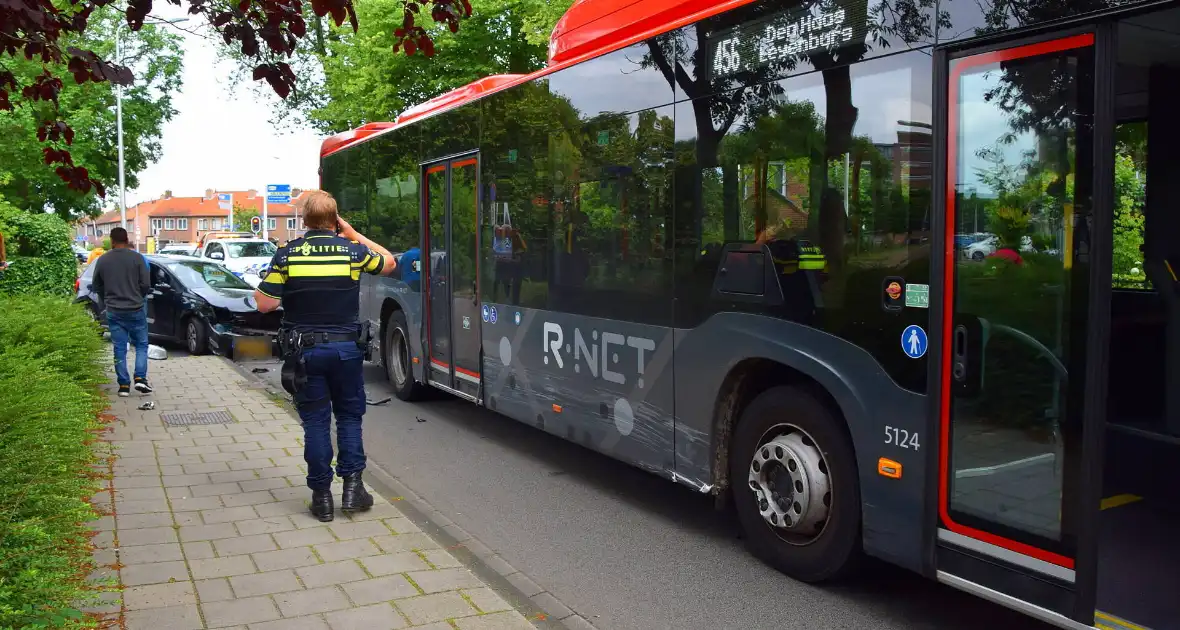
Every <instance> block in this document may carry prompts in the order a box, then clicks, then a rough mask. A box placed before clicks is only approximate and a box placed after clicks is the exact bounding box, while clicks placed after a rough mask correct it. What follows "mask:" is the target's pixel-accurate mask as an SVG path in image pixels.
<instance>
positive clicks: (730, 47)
mask: <svg viewBox="0 0 1180 630" xmlns="http://www.w3.org/2000/svg"><path fill="white" fill-rule="evenodd" d="M864 3H865V0H852V2H845V3H841V4H845V5H847V4H864ZM823 7H831V4H829V3H822V4H821V6H820V7H815V8H812V9H804V10H798V9H797V10H794V11H785V12H782V13H778V14H775V15H773V16H769V17H766V18H763V19H760V20H755V21H752V22H749V23H746V24H743V25H741V26H736V27H734V28H731V29H727V30H725V31H721V32H719V33H718V34H717V35H716V36H714V37H712V38H710V42H709V45H708V49H707V52H708V59H709V67H710V69H711V71H712V76H713V78H714V79H717V78H721V77H726V76H730V75H734V74H739V73H743V72H751V71H755V70H759V69H761V68H763V67H765V66H768V65H771V64H774V63H781V62H787V61H789V60H790V59H792V58H797V57H802V56H806V55H808V54H811V53H815V52H819V51H825V50H837V49H839V48H841V47H843V46H846V45H848V44H850V43H852V42H853V41H854V40H855V38H857V37H864V30H865V25H864V24H863V23H862V24H860V25H854V24H853V23H852V21H851V20H850V19H849V18H848V11H846V10H845V9H844V8H843V7H838V8H827V9H826V10H825V8H823ZM857 12H858V13H860V11H857Z"/></svg>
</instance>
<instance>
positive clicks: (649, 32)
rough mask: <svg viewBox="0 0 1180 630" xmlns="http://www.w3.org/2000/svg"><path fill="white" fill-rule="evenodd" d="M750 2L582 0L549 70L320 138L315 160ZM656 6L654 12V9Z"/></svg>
mask: <svg viewBox="0 0 1180 630" xmlns="http://www.w3.org/2000/svg"><path fill="white" fill-rule="evenodd" d="M753 1H754V0H661V1H655V0H581V1H580V2H578V3H577V4H575V5H574V6H572V7H570V9H569V11H567V12H566V14H565V15H564V16H562V18H561V19H560V20H558V23H557V26H556V28H554V32H553V36H552V37H551V38H550V42H549V49H550V61H549V66H548V67H546V68H543V69H541V70H538V71H536V72H534V73H532V74H528V75H519V74H517V75H511V74H501V75H493V76H491V77H485V78H483V79H479V80H477V81H474V82H472V83H470V84H468V85H465V86H463V87H461V88H457V89H455V90H452V91H450V92H448V93H446V94H443V95H441V96H436V97H435V98H433V99H430V100H429V101H426V102H425V103H422V104H420V105H415V106H414V107H411V108H409V109H407V110H406V111H404V112H402V114H401V115H400V116H398V118H397V123H396V124H395V123H371V125H384V127H382V128H380V129H376V130H366V127H369V126H371V125H366V126H365V127H361V128H360V129H355V130H352V131H345V132H343V133H339V134H336V135H334V136H331V137H329V138H327V139H325V140H324V142H323V144H321V146H320V157H321V158H323V157H327V156H328V155H331V154H332V153H335V152H337V151H340V150H343V149H345V148H347V147H349V146H352V145H354V144H359V143H360V142H363V141H364V140H366V139H368V138H369V137H371V136H373V135H375V134H378V133H385V132H388V131H390V130H392V129H396V128H398V127H401V126H402V125H405V124H409V123H410V122H413V121H414V120H418V119H421V118H426V117H428V116H430V115H433V114H437V113H441V112H444V111H448V110H451V109H454V108H456V107H459V106H460V105H464V104H466V103H469V102H472V101H475V100H478V99H479V98H481V97H483V96H487V95H488V94H493V93H495V92H499V91H501V90H505V89H508V88H510V87H512V86H514V85H519V84H521V83H526V82H528V81H532V80H535V79H538V78H540V77H543V76H545V75H547V74H552V73H554V72H556V71H558V70H560V69H562V68H566V67H569V66H572V65H574V64H577V63H581V62H582V61H585V60H587V59H591V58H594V57H598V56H601V55H605V54H607V53H610V52H614V51H615V50H618V49H620V48H624V47H626V46H629V45H631V44H634V43H636V42H640V41H643V40H645V39H648V38H650V37H654V36H656V35H659V34H661V33H666V32H668V31H672V30H675V29H677V28H680V27H682V26H685V25H688V24H692V23H693V22H697V21H699V20H703V19H705V18H707V17H711V16H713V15H717V14H718V13H723V12H725V11H729V10H730V9H735V8H737V7H740V6H743V5H747V4H750V3H751V2H753ZM656 6H658V7H659V8H658V9H656V10H653V7H656Z"/></svg>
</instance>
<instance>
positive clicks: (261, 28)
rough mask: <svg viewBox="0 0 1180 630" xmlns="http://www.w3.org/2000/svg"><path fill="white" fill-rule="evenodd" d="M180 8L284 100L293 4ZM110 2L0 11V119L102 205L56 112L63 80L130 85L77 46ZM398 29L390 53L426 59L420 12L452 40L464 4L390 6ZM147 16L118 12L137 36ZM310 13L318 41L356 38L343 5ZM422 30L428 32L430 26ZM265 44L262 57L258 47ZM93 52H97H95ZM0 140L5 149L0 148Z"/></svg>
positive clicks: (27, 1) (142, 4)
mask: <svg viewBox="0 0 1180 630" xmlns="http://www.w3.org/2000/svg"><path fill="white" fill-rule="evenodd" d="M167 1H168V2H169V4H172V5H175V6H187V8H188V13H189V14H190V15H199V16H202V17H204V18H205V19H206V20H207V21H208V22H209V24H210V25H211V26H212V27H213V29H214V30H215V31H216V32H217V33H219V34H220V35H221V37H222V39H223V41H224V42H225V44H226V45H227V46H228V45H231V44H234V45H236V46H238V48H239V50H240V51H241V54H242V55H243V56H244V57H245V58H249V59H252V60H254V61H255V64H254V68H253V73H252V77H253V79H254V80H255V81H266V82H267V83H268V84H269V85H270V86H271V88H272V89H274V91H275V93H277V94H278V95H279V96H280V97H283V98H286V97H287V96H288V95H290V94H291V92H292V90H293V88H294V87H295V84H296V81H297V78H296V76H295V73H294V72H293V71H292V69H291V66H290V64H289V63H288V60H289V59H290V57H291V56H292V55H293V54H294V53H295V51H296V50H297V48H298V46H299V43H300V41H301V40H303V39H304V37H306V36H307V34H308V30H307V17H306V16H305V14H304V11H305V6H304V3H303V2H302V1H301V0H240V1H239V2H237V3H235V4H230V3H224V2H207V1H206V0H167ZM109 5H111V0H71V2H69V3H62V2H53V0H24V1H18V2H4V3H0V111H9V112H11V111H15V110H16V109H17V108H28V109H31V110H34V111H35V114H34V116H35V120H36V126H35V128H34V129H33V130H31V132H32V133H35V134H36V138H37V140H38V141H39V142H40V143H41V151H42V158H41V160H42V161H43V163H44V164H45V165H46V166H47V167H52V168H53V172H54V173H55V174H56V175H57V176H58V177H59V178H61V179H62V181H64V182H66V183H67V184H68V185H69V187H70V188H72V189H74V190H77V191H79V192H83V193H88V192H91V191H95V192H97V193H98V194H99V196H104V195H105V192H106V187H105V186H104V185H103V183H102V181H101V180H100V179H99V178H96V177H95V176H93V175H92V173H91V170H90V168H88V167H87V166H84V165H82V164H79V163H77V161H76V160H75V159H74V155H73V152H74V140H75V130H74V127H73V126H72V125H71V124H70V122H69V120H68V119H67V117H66V116H65V115H63V110H62V108H61V105H62V102H61V99H62V95H63V90H64V88H65V80H63V78H62V76H63V75H65V74H66V73H69V74H70V75H72V80H73V81H74V83H75V84H77V85H83V84H86V83H104V82H115V83H118V84H120V85H131V84H132V82H133V79H134V77H133V75H132V71H131V69H130V68H128V67H127V66H126V65H123V64H121V63H114V62H111V61H108V60H106V59H104V56H105V55H106V54H107V53H106V52H104V50H103V49H102V48H101V47H98V46H94V45H93V44H92V43H88V42H86V41H85V35H86V33H87V32H88V31H89V29H91V28H92V27H93V25H94V21H95V20H96V19H98V20H101V15H102V11H101V9H102V8H103V7H107V6H109ZM395 7H400V9H401V13H400V14H401V17H402V21H401V26H399V27H398V28H397V29H395V30H394V31H393V47H394V50H403V51H405V53H406V54H407V55H413V54H414V53H415V52H417V51H418V50H421V51H422V52H423V54H425V55H426V56H432V55H433V54H434V44H433V36H434V35H435V34H436V32H435V31H434V30H433V29H432V30H428V29H427V27H424V26H422V23H420V22H419V20H418V16H419V15H420V14H421V13H422V12H423V9H429V12H430V19H431V20H432V21H433V22H434V23H437V24H445V25H446V26H447V28H449V29H450V31H451V32H452V33H454V32H457V31H458V30H459V22H460V20H461V19H462V18H466V17H468V16H470V15H471V4H470V2H469V1H468V0H397V2H396V4H395ZM151 10H152V0H127V4H126V6H125V7H123V8H122V12H123V13H124V14H125V18H126V24H127V26H128V27H129V28H130V29H131V30H132V31H139V30H141V29H142V28H143V26H144V21H145V19H146V18H147V17H148V16H149V14H150V13H151ZM310 13H311V14H312V16H313V18H312V22H313V25H314V26H315V27H316V33H322V30H320V28H319V27H320V25H321V23H322V18H324V17H326V16H331V19H332V20H333V21H334V22H335V23H336V24H337V25H338V26H339V25H342V24H344V22H345V21H347V22H349V25H350V26H351V27H352V30H353V31H354V32H355V31H356V29H357V16H356V10H355V8H354V7H353V3H352V0H311V2H310ZM423 23H426V24H428V25H429V24H430V22H425V21H423ZM263 44H265V47H263ZM96 49H97V50H96ZM22 59H23V60H24V61H27V62H35V63H38V64H41V68H39V70H40V71H39V72H35V73H33V74H27V73H26V72H23V71H22V70H21V68H19V67H17V66H20V65H21V64H22V63H23V62H22ZM6 140H7V139H6Z"/></svg>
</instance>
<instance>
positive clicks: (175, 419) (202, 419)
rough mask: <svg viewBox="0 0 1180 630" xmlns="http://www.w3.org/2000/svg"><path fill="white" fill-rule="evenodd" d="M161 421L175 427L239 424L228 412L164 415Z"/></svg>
mask: <svg viewBox="0 0 1180 630" xmlns="http://www.w3.org/2000/svg"><path fill="white" fill-rule="evenodd" d="M160 419H161V420H163V421H164V424H168V425H172V426H174V427H182V426H188V425H192V424H229V423H231V422H237V421H236V420H234V417H233V416H231V415H229V412H228V411H203V412H199V413H194V412H188V411H181V412H178V413H162V414H160Z"/></svg>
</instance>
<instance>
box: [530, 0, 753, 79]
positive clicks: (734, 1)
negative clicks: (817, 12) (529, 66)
mask: <svg viewBox="0 0 1180 630" xmlns="http://www.w3.org/2000/svg"><path fill="white" fill-rule="evenodd" d="M750 1H751V0H728V1H725V0H723V1H721V2H718V0H578V1H577V2H575V3H574V5H573V6H571V7H570V8H569V10H568V11H566V12H565V15H563V16H561V19H560V20H558V21H557V24H556V25H555V26H554V28H553V35H552V36H550V38H549V65H550V66H555V65H558V64H560V63H563V62H566V61H570V60H573V59H575V58H578V57H581V56H583V55H586V54H588V53H597V54H601V53H606V52H610V51H611V50H614V49H616V48H618V47H619V46H616V44H618V43H619V42H623V41H627V42H630V41H631V40H633V39H646V38H647V37H650V36H651V35H655V34H657V33H662V32H666V31H669V30H672V29H674V28H678V27H680V26H684V25H685V24H691V23H692V22H696V21H697V20H700V19H703V18H705V17H708V16H710V15H716V14H718V13H721V12H722V11H727V10H729V9H732V8H735V7H739V6H742V5H744V4H749V2H750ZM653 9H654V10H653ZM636 35H642V37H639V38H636V37H635V36H636Z"/></svg>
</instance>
